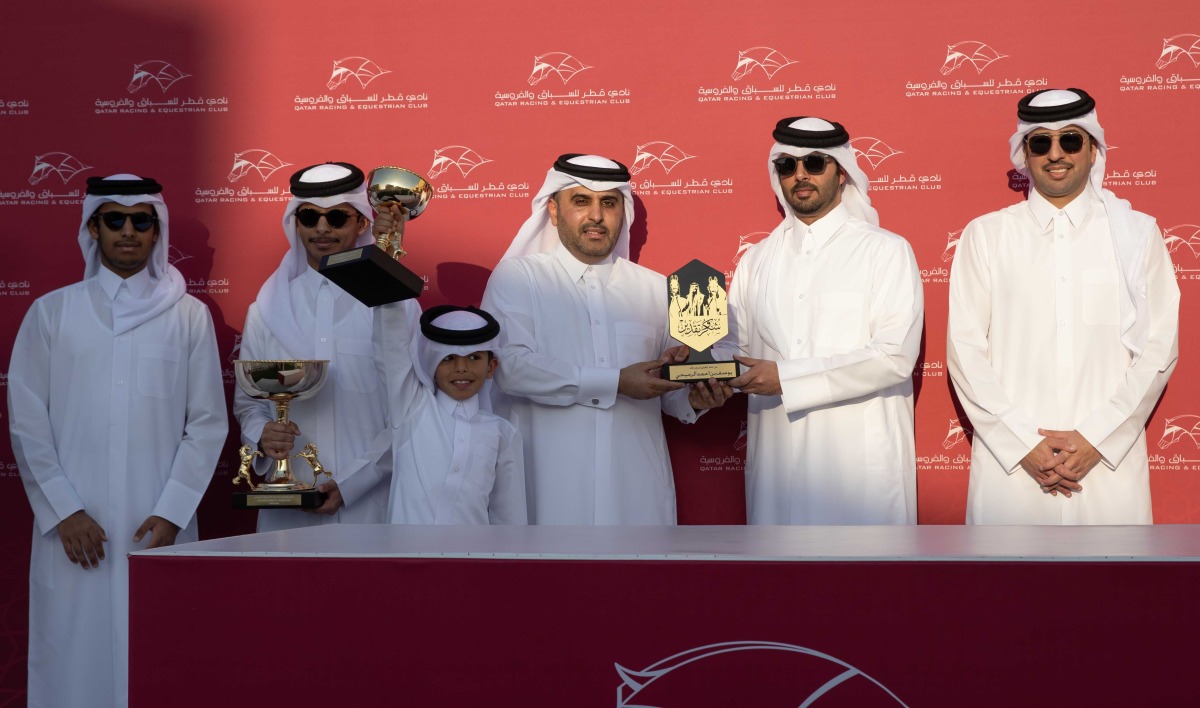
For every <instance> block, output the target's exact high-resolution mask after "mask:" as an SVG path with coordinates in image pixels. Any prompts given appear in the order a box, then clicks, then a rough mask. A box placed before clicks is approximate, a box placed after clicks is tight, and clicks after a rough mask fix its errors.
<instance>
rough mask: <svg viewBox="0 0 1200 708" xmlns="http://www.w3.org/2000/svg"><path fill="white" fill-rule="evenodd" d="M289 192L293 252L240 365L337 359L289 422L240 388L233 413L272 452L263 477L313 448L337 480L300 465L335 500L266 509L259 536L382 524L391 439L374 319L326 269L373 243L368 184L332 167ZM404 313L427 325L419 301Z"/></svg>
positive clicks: (298, 472) (271, 286) (296, 468)
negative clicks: (330, 260) (328, 261)
mask: <svg viewBox="0 0 1200 708" xmlns="http://www.w3.org/2000/svg"><path fill="white" fill-rule="evenodd" d="M291 191H292V196H293V198H292V200H291V201H290V202H289V203H288V205H287V209H286V210H285V211H284V216H283V231H284V234H285V236H286V237H287V241H288V251H287V253H286V254H285V255H284V257H283V261H282V262H281V263H280V265H279V267H278V268H277V269H276V270H275V272H274V273H273V274H272V275H271V276H270V278H268V279H267V281H266V282H265V283H264V284H263V286H262V289H261V290H259V293H258V298H257V299H256V301H255V302H254V303H253V304H251V306H250V310H249V312H248V314H247V316H246V325H245V330H244V332H243V334H242V348H241V352H240V358H241V359H247V360H249V359H257V360H262V359H276V360H279V359H288V360H293V359H305V360H312V359H316V360H322V359H324V360H328V361H329V362H330V364H329V373H328V377H329V378H328V381H327V382H326V384H325V385H324V386H323V387H322V389H321V390H320V391H318V392H317V394H316V395H314V396H313V397H312V398H309V399H307V400H304V401H296V402H294V403H293V404H292V406H291V409H290V411H289V418H290V421H289V423H287V424H286V425H284V424H281V423H277V422H275V414H274V409H273V406H272V404H270V403H268V402H264V401H259V400H254V399H252V398H250V397H249V396H247V395H245V394H244V393H242V392H241V391H238V392H237V393H236V394H235V396H234V415H236V416H237V419H238V422H239V424H240V425H241V429H242V440H243V442H244V443H246V444H248V445H250V446H251V447H252V448H257V449H258V450H261V451H262V453H263V454H264V455H265V458H263V459H259V460H258V461H257V465H258V471H259V472H260V473H261V472H264V471H265V470H266V467H267V465H268V464H269V463H271V462H273V461H274V460H282V459H285V458H287V457H292V456H294V454H295V452H296V451H298V450H299V449H300V448H303V447H305V446H306V445H308V444H314V445H315V446H316V448H317V451H318V454H319V455H320V461H321V465H322V466H323V467H324V468H325V469H326V470H327V471H329V472H330V473H332V479H331V480H329V481H321V480H313V479H310V478H311V477H312V473H311V468H310V466H309V465H307V464H304V463H300V464H296V465H293V467H292V470H293V473H294V474H295V476H296V477H297V479H298V480H300V481H303V482H312V481H315V482H317V488H318V489H319V490H320V491H322V492H325V493H326V494H327V495H328V499H327V500H326V501H325V503H324V504H322V505H321V506H320V507H319V508H317V509H314V510H313V512H315V513H303V512H300V511H297V510H290V509H272V510H269V511H265V512H260V513H259V518H258V530H259V531H274V530H280V529H286V528H297V527H301V526H315V525H320V524H326V523H364V524H369V523H382V522H383V521H384V515H385V512H386V509H387V496H388V484H389V481H390V474H391V456H390V455H387V454H386V450H387V445H388V444H389V443H390V439H391V434H390V431H389V430H388V429H387V427H386V423H385V414H386V404H385V397H384V385H383V382H382V381H381V380H380V379H379V376H378V374H377V373H376V370H375V363H374V354H373V349H372V346H371V323H372V312H371V309H370V308H368V307H367V306H366V305H364V304H362V303H361V302H359V301H358V300H357V299H355V298H354V297H351V296H350V295H349V294H348V293H346V292H345V291H344V290H343V289H342V288H341V287H339V286H338V285H336V284H335V283H333V282H331V281H330V280H329V279H327V278H326V277H325V276H324V275H322V274H321V273H320V272H319V271H318V268H319V267H320V264H321V260H322V259H323V258H325V257H326V256H330V255H333V254H337V253H341V252H344V251H346V250H348V249H353V248H355V247H356V246H368V245H372V244H373V243H374V241H375V237H374V236H373V235H372V233H371V226H372V223H373V221H374V216H373V213H372V209H371V205H370V204H369V203H368V201H367V185H366V179H365V177H364V175H363V172H362V170H360V169H359V168H358V167H355V166H354V165H352V164H349V163H345V162H330V163H325V164H321V165H313V166H311V167H306V168H304V169H302V170H300V171H298V172H296V173H295V174H294V175H292V178H291ZM386 226H387V228H388V229H390V224H387V225H386ZM404 306H405V307H406V308H410V312H409V319H410V321H412V322H416V321H418V320H419V319H420V307H419V306H418V305H417V304H416V301H415V300H407V301H406V302H405V305H404Z"/></svg>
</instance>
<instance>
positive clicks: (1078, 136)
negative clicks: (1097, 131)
mask: <svg viewBox="0 0 1200 708" xmlns="http://www.w3.org/2000/svg"><path fill="white" fill-rule="evenodd" d="M1055 138H1058V147H1059V148H1061V149H1062V151H1063V152H1065V153H1066V154H1068V155H1074V154H1075V153H1077V152H1079V151H1080V150H1082V149H1083V146H1084V144H1085V143H1087V136H1085V135H1084V134H1083V133H1076V132H1075V131H1071V132H1069V133H1059V134H1058V135H1054V134H1052V133H1038V134H1037V135H1026V136H1025V147H1027V148H1029V154H1030V155H1045V154H1046V153H1048V152H1050V148H1051V147H1052V146H1053V144H1054V139H1055Z"/></svg>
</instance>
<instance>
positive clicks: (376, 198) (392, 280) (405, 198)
mask: <svg viewBox="0 0 1200 708" xmlns="http://www.w3.org/2000/svg"><path fill="white" fill-rule="evenodd" d="M367 179H368V186H367V199H368V200H369V201H370V202H371V207H372V208H374V209H375V211H376V212H377V213H378V216H377V217H376V219H377V220H378V221H380V222H383V223H381V224H380V227H384V226H386V227H387V228H386V230H384V229H383V228H376V229H375V230H374V231H375V235H376V241H375V243H374V244H372V245H367V246H361V247H359V248H354V249H351V250H349V251H342V252H341V253H334V254H333V255H329V256H325V257H324V258H323V259H321V268H320V270H321V274H322V275H324V276H325V277H327V278H329V279H330V280H332V281H333V282H335V283H337V284H338V286H339V287H341V288H342V289H343V290H345V291H346V292H348V293H350V294H351V295H353V296H354V298H355V299H357V300H358V301H359V302H361V303H363V304H364V305H366V306H367V307H376V306H378V305H384V304H386V303H389V302H398V301H400V300H407V299H409V298H413V297H417V296H418V295H420V294H421V291H422V290H424V288H425V282H424V281H423V280H421V278H419V277H418V276H417V275H416V274H414V273H413V272H412V271H410V270H409V269H407V268H405V267H404V266H402V265H400V263H399V259H400V258H403V257H404V256H405V255H406V252H405V251H404V248H403V246H402V237H403V234H404V224H405V223H406V222H407V221H409V220H411V219H415V218H417V217H418V216H420V214H421V212H423V211H424V210H425V206H426V205H427V204H428V203H429V199H430V197H432V196H433V188H432V187H430V186H429V182H428V181H426V179H425V178H424V177H422V176H420V175H418V174H416V173H415V172H412V171H410V170H406V169H404V168H402V167H386V166H385V167H376V168H375V169H373V170H371V173H370V174H369V175H368V176H367Z"/></svg>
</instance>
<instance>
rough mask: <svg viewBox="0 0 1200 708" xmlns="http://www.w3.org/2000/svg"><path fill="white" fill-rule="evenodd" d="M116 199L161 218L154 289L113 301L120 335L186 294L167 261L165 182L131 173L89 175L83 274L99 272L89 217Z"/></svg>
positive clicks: (152, 265) (82, 227)
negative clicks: (147, 207)
mask: <svg viewBox="0 0 1200 708" xmlns="http://www.w3.org/2000/svg"><path fill="white" fill-rule="evenodd" d="M106 202H113V203H116V204H120V205H122V206H127V207H131V206H134V205H136V204H149V205H150V206H151V207H153V209H154V213H155V215H156V216H157V217H158V241H157V242H155V244H154V248H153V249H151V251H150V262H149V263H147V265H146V268H147V270H149V272H150V277H151V278H153V279H154V281H155V283H154V288H153V290H152V291H151V292H150V294H149V295H148V296H147V297H143V298H137V299H132V300H124V299H122V300H121V301H120V302H117V303H114V304H113V313H112V314H113V332H114V333H115V334H120V333H122V332H127V331H129V330H130V329H133V328H134V327H136V326H138V325H139V324H141V323H143V322H146V321H147V320H149V319H151V318H153V317H157V316H158V315H159V314H161V313H162V312H164V311H165V310H167V309H168V308H170V307H171V306H173V305H174V304H175V303H176V302H178V301H179V299H180V298H181V297H183V296H184V294H186V293H187V283H186V282H185V281H184V279H183V275H182V274H181V273H180V272H179V271H178V270H176V268H175V266H173V265H171V264H170V262H169V260H168V255H169V253H170V217H169V214H168V212H167V203H166V202H165V201H163V198H162V185H160V184H159V183H158V182H157V181H155V180H154V179H153V178H149V177H139V176H137V175H132V174H116V175H112V176H110V177H103V178H100V177H90V178H88V186H87V194H86V196H85V197H84V199H83V218H82V219H81V220H80V222H79V248H80V250H82V251H83V262H84V268H83V277H84V278H85V279H87V278H90V277H92V276H94V275H96V274H97V273H99V272H100V269H101V268H103V267H104V266H103V264H102V263H101V261H100V246H99V244H98V243H97V242H96V240H95V239H94V238H92V234H91V232H90V231H89V230H88V220H89V219H91V217H92V215H93V214H95V213H96V210H97V209H99V208H100V206H101V205H102V204H105V203H106Z"/></svg>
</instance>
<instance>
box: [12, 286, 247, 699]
mask: <svg viewBox="0 0 1200 708" xmlns="http://www.w3.org/2000/svg"><path fill="white" fill-rule="evenodd" d="M152 289H153V281H152V280H151V279H150V277H149V275H148V272H147V271H145V270H143V271H142V272H141V273H138V274H137V275H135V276H133V277H131V278H129V280H128V281H127V282H123V281H122V280H121V278H119V277H118V276H116V275H114V274H113V273H112V272H111V271H109V270H108V269H106V268H102V269H101V270H100V272H99V274H98V275H97V276H95V277H93V278H89V279H87V280H85V281H83V282H80V283H75V284H74V285H69V286H67V287H65V288H62V289H60V290H56V291H54V292H51V293H49V294H47V295H45V296H43V297H41V298H38V299H37V300H36V301H35V302H34V303H33V306H32V307H30V309H29V312H28V314H26V316H25V320H24V321H23V322H22V324H21V329H20V331H19V332H18V333H17V338H16V341H15V342H14V344H13V353H12V363H11V364H10V365H9V376H8V407H9V421H10V426H11V431H12V443H13V452H14V454H15V455H16V459H17V465H18V467H19V469H20V472H21V481H22V483H23V484H24V486H25V491H26V493H27V494H28V496H29V504H30V506H32V507H33V516H34V523H35V530H36V532H35V533H34V535H33V549H32V559H31V564H30V570H29V695H28V698H29V705H30V706H53V707H54V708H66V707H69V706H88V707H91V706H107V705H118V706H122V705H126V704H127V702H128V683H129V669H128V661H129V564H128V563H129V562H128V560H127V559H126V554H127V553H129V552H130V551H134V550H138V549H139V548H144V547H145V546H146V545H147V544H148V543H149V541H150V537H146V538H144V539H143V540H142V542H141V543H140V544H134V543H133V540H132V539H133V534H134V532H135V531H136V530H137V529H138V527H139V526H141V524H142V522H144V521H145V520H146V519H147V518H148V517H150V516H160V517H162V518H164V519H166V520H168V521H170V522H171V523H173V524H175V525H177V526H179V527H180V529H181V530H180V531H179V534H178V535H177V537H176V542H177V543H183V542H185V541H194V540H196V539H197V532H196V525H195V524H194V523H193V516H194V513H195V511H196V506H197V505H198V504H199V503H200V498H201V497H202V496H203V495H204V491H205V489H207V487H208V483H209V481H210V479H211V478H212V475H213V470H214V469H215V467H216V464H217V458H218V456H219V455H220V450H221V447H222V445H224V444H225V436H226V434H227V433H228V421H227V418H226V414H225V394H224V389H223V386H222V383H221V369H220V362H219V360H218V357H217V343H216V336H215V334H214V331H213V324H212V317H211V315H210V314H209V311H208V308H206V307H205V306H204V305H203V304H202V303H201V302H200V301H199V300H197V299H195V298H194V297H192V296H190V295H184V296H183V298H182V299H180V300H179V301H177V302H176V303H175V304H174V305H173V306H172V307H171V308H170V309H168V310H166V311H165V312H163V313H162V314H159V315H158V316H156V317H154V318H152V319H150V320H148V321H146V322H144V323H142V324H140V325H138V326H136V327H134V328H133V329H130V330H127V331H125V332H122V333H121V334H114V333H113V328H112V304H113V302H114V299H115V298H126V297H135V298H136V297H140V296H143V295H146V294H148V293H149V292H150V291H151V290H152ZM81 509H82V510H84V511H86V512H87V514H88V515H89V516H91V517H92V518H93V519H95V521H96V523H98V524H99V525H100V526H101V527H102V528H103V529H104V531H105V533H106V535H107V536H108V541H107V542H106V543H105V544H104V551H105V560H103V561H101V562H100V566H99V568H95V569H89V570H83V569H82V568H81V567H80V566H77V565H73V564H72V563H71V562H70V561H68V560H67V557H66V554H65V553H64V551H63V548H62V541H61V540H60V539H59V535H58V530H57V526H58V524H59V522H61V521H62V520H63V519H66V518H67V517H68V516H70V515H71V514H73V513H75V512H77V511H79V510H81Z"/></svg>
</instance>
